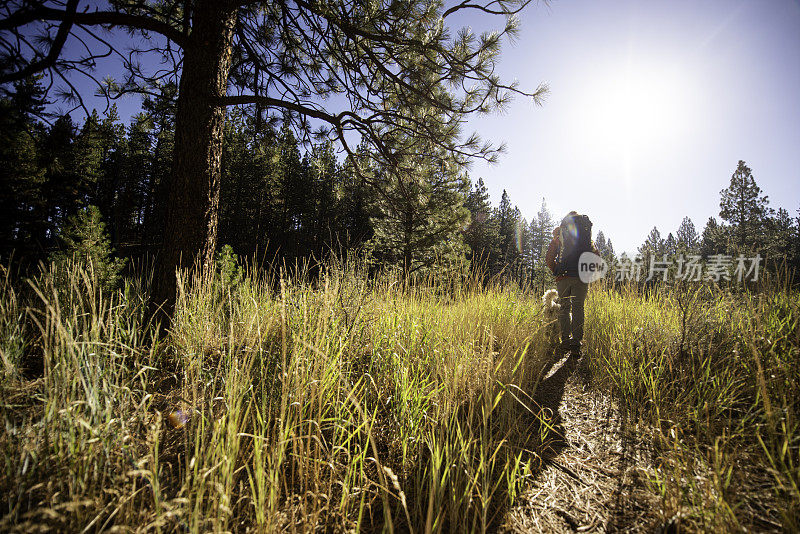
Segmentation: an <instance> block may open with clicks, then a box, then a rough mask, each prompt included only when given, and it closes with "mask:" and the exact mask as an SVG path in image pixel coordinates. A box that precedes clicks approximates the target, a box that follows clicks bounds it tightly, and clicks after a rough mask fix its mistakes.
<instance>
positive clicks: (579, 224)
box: [555, 215, 592, 277]
mask: <svg viewBox="0 0 800 534" xmlns="http://www.w3.org/2000/svg"><path fill="white" fill-rule="evenodd" d="M558 235H559V240H560V241H561V247H560V248H559V251H558V256H557V258H556V273H555V274H556V276H561V275H567V276H576V277H577V276H578V260H579V258H580V257H581V254H583V253H584V252H587V251H591V250H592V221H591V220H590V219H589V217H587V216H586V215H570V216H567V217H564V220H562V221H561V226H560V227H559V228H558Z"/></svg>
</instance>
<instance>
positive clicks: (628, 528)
mask: <svg viewBox="0 0 800 534" xmlns="http://www.w3.org/2000/svg"><path fill="white" fill-rule="evenodd" d="M584 358H585V357H584ZM589 382H590V377H589V376H588V365H587V362H586V360H585V359H579V358H577V357H571V358H570V357H566V358H563V359H562V360H560V361H558V362H556V363H555V364H554V365H553V367H552V368H551V370H550V372H549V374H548V375H547V377H546V378H545V380H544V381H543V382H542V383H541V384H540V386H539V388H538V389H537V391H536V394H535V397H534V398H535V399H536V401H537V403H538V404H539V405H541V406H542V407H543V408H544V413H545V414H547V415H550V416H551V425H552V430H550V431H549V434H548V436H547V438H546V440H545V443H546V444H547V447H546V449H545V450H546V453H545V454H544V462H543V467H542V469H541V470H540V471H539V472H538V473H535V474H534V475H533V479H532V482H531V484H530V486H529V489H527V490H526V492H525V493H524V494H523V495H522V496H521V498H520V499H519V500H518V502H517V504H516V505H515V506H514V507H513V508H512V509H511V510H509V512H508V515H507V518H506V521H505V525H504V527H503V528H502V529H501V531H503V532H519V533H530V532H555V533H559V532H653V531H667V532H669V531H670V528H669V525H668V524H667V525H664V524H662V521H661V520H660V519H659V518H658V517H657V515H656V514H657V510H658V506H657V502H656V500H657V497H656V496H655V495H654V494H653V493H652V491H651V490H650V489H649V482H648V478H649V477H651V476H652V475H653V468H652V466H651V464H650V462H649V457H650V454H649V453H648V451H647V446H646V444H644V443H642V442H641V435H640V434H639V433H638V432H637V429H636V428H635V427H633V428H632V427H631V425H630V424H629V422H628V421H627V420H626V417H625V415H624V413H623V412H622V411H621V410H619V409H618V408H617V406H616V404H615V402H614V401H613V400H612V399H611V398H610V397H609V396H608V395H605V394H603V393H601V392H598V391H596V390H595V389H594V388H590V387H588V384H589Z"/></svg>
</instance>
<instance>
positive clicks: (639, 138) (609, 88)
mask: <svg viewBox="0 0 800 534" xmlns="http://www.w3.org/2000/svg"><path fill="white" fill-rule="evenodd" d="M586 90H587V91H588V92H589V94H586V101H585V107H583V106H582V107H583V112H584V113H582V115H583V121H582V122H583V126H584V128H585V129H586V131H587V133H588V134H589V135H590V139H591V143H592V144H593V145H594V146H595V147H596V148H597V149H599V150H601V151H603V152H604V153H607V154H608V155H609V156H611V157H616V158H619V157H623V158H624V159H628V160H629V159H630V158H631V157H636V156H637V155H643V153H645V152H651V151H652V150H662V149H667V148H668V147H667V145H670V144H671V143H672V141H673V140H675V139H676V138H677V137H678V136H680V135H681V134H682V133H683V131H684V128H685V126H686V124H687V121H686V117H687V113H688V110H687V99H686V82H685V77H684V76H682V75H681V73H680V72H679V71H678V70H677V69H674V68H656V67H634V66H632V65H628V66H627V67H626V68H622V69H620V70H619V71H618V72H616V73H605V75H602V74H601V75H600V76H598V83H596V84H593V86H591V87H587V88H586Z"/></svg>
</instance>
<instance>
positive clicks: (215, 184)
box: [151, 0, 236, 320]
mask: <svg viewBox="0 0 800 534" xmlns="http://www.w3.org/2000/svg"><path fill="white" fill-rule="evenodd" d="M235 24H236V9H235V8H234V7H231V6H230V5H229V4H228V2H225V1H222V0H198V1H197V2H196V3H195V5H194V9H193V12H192V31H191V36H190V39H189V43H188V44H187V46H186V47H185V49H184V56H183V70H182V73H181V81H180V87H179V92H178V102H177V109H176V112H175V148H174V157H173V163H172V176H171V179H170V184H169V187H168V191H169V195H168V201H167V212H166V217H165V223H164V224H165V228H164V241H163V245H162V248H161V251H160V253H159V255H158V258H157V260H156V267H155V273H154V277H153V290H152V294H151V305H152V306H154V309H159V308H160V310H161V311H162V312H163V313H161V314H159V315H161V316H162V318H166V319H167V320H168V319H169V317H170V316H171V315H172V311H173V308H174V305H175V293H176V277H175V273H176V269H178V268H181V269H185V268H191V267H192V266H193V265H194V264H195V261H196V260H197V259H198V255H199V259H200V261H201V263H202V265H203V266H204V267H209V266H210V265H212V264H213V258H214V250H215V248H216V244H217V216H218V211H219V187H220V161H221V157H222V137H223V136H222V127H223V122H224V119H225V110H224V108H223V107H222V106H220V105H219V103H218V99H219V98H220V97H223V96H225V94H226V90H227V84H228V74H229V72H230V67H231V51H232V43H233V31H234V26H235Z"/></svg>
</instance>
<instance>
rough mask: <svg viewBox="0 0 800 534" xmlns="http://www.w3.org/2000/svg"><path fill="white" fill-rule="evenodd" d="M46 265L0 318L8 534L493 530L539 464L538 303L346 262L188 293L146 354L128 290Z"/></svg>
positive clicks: (541, 332)
mask: <svg viewBox="0 0 800 534" xmlns="http://www.w3.org/2000/svg"><path fill="white" fill-rule="evenodd" d="M51 269H66V271H62V272H54V271H53V270H50V271H46V272H44V273H43V274H42V275H41V276H40V277H38V278H37V279H36V280H34V281H33V282H31V283H30V291H32V292H33V294H34V295H35V297H34V298H33V299H32V300H31V302H30V305H29V307H28V308H27V310H25V313H23V309H22V308H21V307H20V304H19V295H18V291H17V289H15V288H14V287H12V285H11V284H10V283H9V282H8V281H7V282H6V286H5V287H4V295H3V302H2V307H0V312H2V316H1V317H0V324H2V326H3V330H2V332H3V339H2V340H0V342H1V343H2V347H3V355H4V357H3V362H4V365H5V367H6V369H7V370H6V371H4V375H3V376H4V381H3V384H2V400H3V403H2V413H3V419H4V422H5V431H4V433H3V435H2V438H0V443H2V445H1V446H2V450H3V458H4V474H3V477H2V482H0V491H2V495H3V497H2V506H3V514H4V518H3V519H2V524H0V528H4V529H8V528H11V527H13V528H14V529H16V530H21V531H24V530H37V529H41V528H51V529H60V530H73V531H87V532H88V531H99V530H105V529H108V528H112V527H118V528H123V529H132V530H145V531H149V530H152V531H159V532H160V531H173V530H176V529H178V530H184V531H192V532H201V531H203V532H204V531H209V530H213V531H232V530H236V531H240V530H255V531H274V530H277V529H282V528H290V529H293V530H300V531H304V530H312V529H323V530H337V531H338V530H351V529H358V530H365V531H373V530H388V531H390V532H391V531H394V530H399V531H416V532H423V531H424V532H438V531H459V532H461V531H464V530H465V529H466V530H470V531H485V530H487V529H489V528H491V527H492V526H495V525H497V524H498V522H499V521H500V520H501V519H502V512H503V510H504V509H506V508H507V507H508V506H510V505H511V504H513V502H514V499H515V498H516V496H517V495H518V492H519V490H520V488H521V485H522V484H523V483H524V481H525V480H526V476H525V475H526V474H529V473H531V472H532V471H533V470H534V469H535V467H536V463H537V461H538V456H537V455H536V451H535V450H534V449H535V444H533V443H532V442H531V440H530V429H532V428H536V427H537V425H536V423H537V420H536V417H532V416H531V414H534V415H536V414H537V412H536V409H535V408H536V407H535V405H533V403H532V402H531V401H530V398H529V394H530V393H531V392H532V391H533V389H534V388H535V385H536V382H537V380H538V379H539V377H540V375H541V373H542V371H543V369H544V368H545V366H546V365H547V364H548V363H550V362H548V359H550V358H549V355H550V351H549V349H550V347H549V340H548V337H547V332H546V331H545V329H544V328H543V324H542V320H541V317H540V309H539V305H538V299H537V298H536V297H535V296H532V297H530V298H529V297H528V296H527V295H525V294H523V293H521V292H519V291H516V292H515V291H512V290H508V289H502V288H499V287H493V288H489V289H486V290H479V289H477V286H475V285H470V284H462V283H461V282H458V281H454V280H452V279H451V280H428V281H427V282H425V283H420V284H415V285H414V286H409V285H404V284H402V283H400V281H399V280H398V279H397V278H396V277H393V276H392V275H390V274H386V275H383V276H379V277H378V278H376V279H375V278H373V279H369V280H368V279H367V276H366V269H365V268H363V267H360V266H357V265H354V264H350V266H349V267H341V266H339V267H336V268H329V269H325V270H324V271H323V274H322V275H321V276H320V277H318V278H317V279H315V280H314V281H311V280H310V279H309V278H308V277H306V276H304V275H303V273H302V272H301V273H299V274H296V275H283V276H279V275H276V276H275V277H273V278H266V277H264V276H263V275H260V274H257V273H251V275H250V276H247V277H245V279H244V280H243V281H241V282H240V283H237V284H235V285H233V286H231V285H229V284H226V283H225V282H224V280H223V279H221V278H220V277H219V276H218V275H214V276H213V277H210V278H208V279H202V278H199V277H195V278H192V279H191V280H187V279H181V280H180V282H179V297H178V303H177V306H176V312H175V316H174V319H173V322H172V325H171V328H170V330H169V334H168V336H167V338H166V340H164V341H163V342H161V343H159V342H156V341H153V340H154V339H155V338H154V337H152V336H151V335H150V334H151V333H152V331H151V329H150V326H149V325H147V324H145V323H144V322H143V321H144V319H143V318H144V302H145V295H144V292H143V290H142V288H141V287H138V286H135V284H134V283H132V282H129V283H128V285H127V286H126V288H125V290H124V291H119V292H116V293H113V294H106V293H103V291H102V290H101V289H100V287H99V285H98V284H97V281H96V279H95V277H93V273H92V271H91V269H89V270H81V269H80V268H77V267H68V266H67V267H64V266H62V267H52V268H51ZM23 316H26V317H27V319H26V317H23ZM25 325H28V326H30V329H31V330H32V332H31V333H30V335H29V336H28V338H27V341H26V343H28V345H27V346H28V349H29V350H28V352H29V357H30V358H36V357H41V358H43V368H44V372H43V375H42V376H41V377H40V378H35V379H31V378H24V377H23V373H22V372H21V371H20V366H21V365H22V363H21V362H22V360H23V359H24V358H22V357H19V356H15V355H16V354H18V352H19V351H17V352H14V351H15V350H16V349H15V348H14V347H17V346H18V344H17V345H15V343H18V342H17V341H15V340H16V339H17V337H19V335H20V334H19V332H21V331H22V330H20V329H22V328H24V327H25ZM15 336H17V337H15ZM7 347H11V348H10V349H9V348H7Z"/></svg>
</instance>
